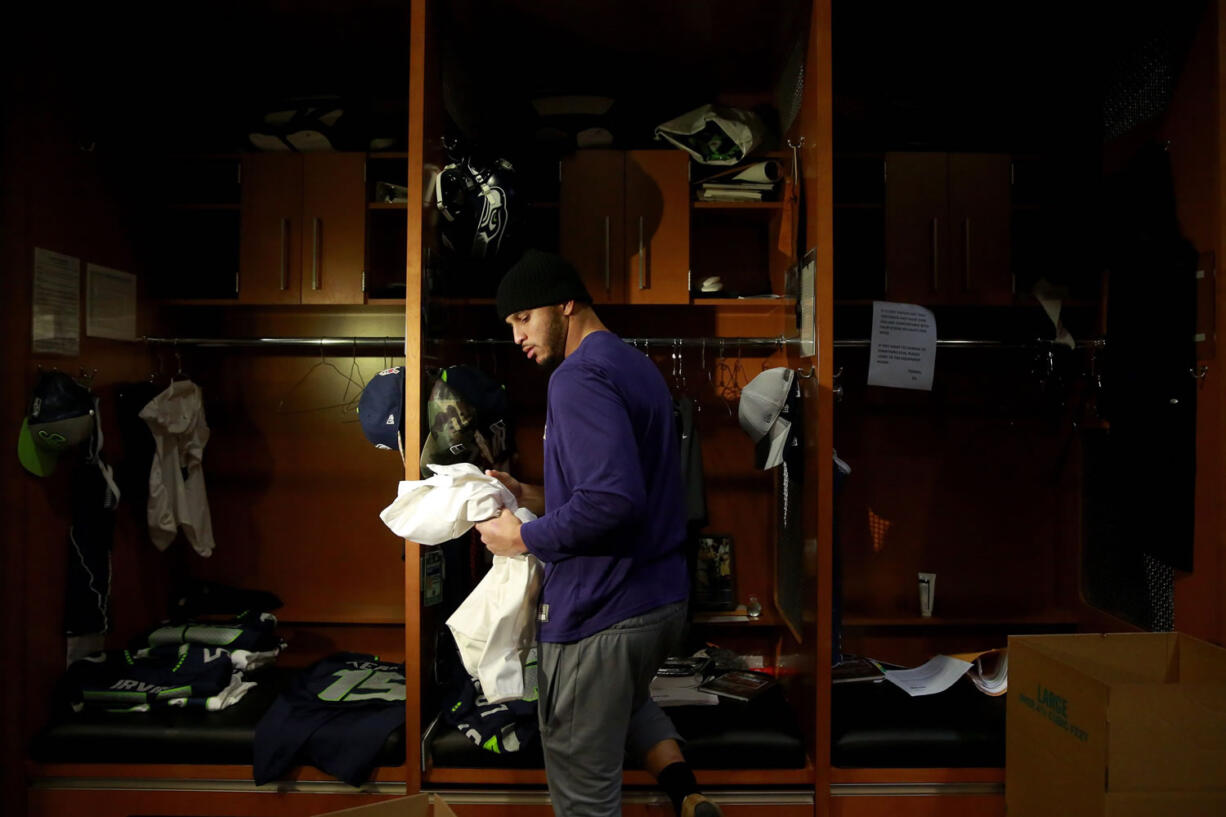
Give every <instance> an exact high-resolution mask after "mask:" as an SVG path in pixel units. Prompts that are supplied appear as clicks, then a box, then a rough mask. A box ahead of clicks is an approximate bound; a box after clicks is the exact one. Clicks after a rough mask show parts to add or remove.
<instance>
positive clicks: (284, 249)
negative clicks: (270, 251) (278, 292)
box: [281, 218, 289, 291]
mask: <svg viewBox="0 0 1226 817" xmlns="http://www.w3.org/2000/svg"><path fill="white" fill-rule="evenodd" d="M288 255H289V219H288V218H283V219H281V289H282V291H284V290H287V289H289V264H288V258H287V256H288Z"/></svg>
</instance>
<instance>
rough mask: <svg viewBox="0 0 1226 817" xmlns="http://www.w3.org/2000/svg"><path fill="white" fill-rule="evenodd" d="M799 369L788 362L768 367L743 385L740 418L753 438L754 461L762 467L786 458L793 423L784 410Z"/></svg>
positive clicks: (739, 409) (776, 463) (770, 465)
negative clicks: (785, 449) (786, 447)
mask: <svg viewBox="0 0 1226 817" xmlns="http://www.w3.org/2000/svg"><path fill="white" fill-rule="evenodd" d="M795 376H796V373H795V372H794V371H792V370H791V369H790V368H788V367H786V366H777V367H775V368H773V369H766V370H765V371H763V372H761V373H759V374H758V375H757V376H756V377H754V379H753V380H750V381H749V383H748V385H746V386H745V388H743V389H741V399H740V403H739V405H738V406H737V420H738V421H740V423H741V428H742V429H743V430H744V431H745V433H746V434H748V435H749V438H750V439H751V440H753V442H754V465H755V466H757V467H758V468H761V469H763V470H766V469H769V468H774V467H775V466H776V465H778V464H779V463H781V462H783V451H784V447H785V446H786V444H787V441H788V432H790V431H791V429H792V423H791V422H790V421H789V420H788V419H787V418H786V417H784V416H782V412H783V410H784V406H785V405H786V404H787V400H788V392H789V391H790V390H791V388H792V380H793V379H794V378H795Z"/></svg>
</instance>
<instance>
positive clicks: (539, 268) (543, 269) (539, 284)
mask: <svg viewBox="0 0 1226 817" xmlns="http://www.w3.org/2000/svg"><path fill="white" fill-rule="evenodd" d="M567 301H583V302H584V303H589V304H590V303H591V302H592V296H591V295H589V294H588V291H587V287H585V286H584V285H583V281H581V280H580V279H579V273H578V272H577V271H576V270H575V268H574V267H573V266H571V265H570V262H569V261H567V260H566V259H565V258H563V257H562V256H560V255H555V254H553V253H551V252H542V251H541V250H526V251H525V252H524V254H523V256H522V257H521V258H520V259H519V260H518V261H516V262H515V263H514V264H513V265H512V266H511V268H510V269H509V270H507V274H506V275H504V276H502V281H501V282H500V283H499V284H498V317H499V318H501V319H502V320H504V321H505V320H506V319H507V316H508V315H513V314H514V313H516V312H523V311H524V310H527V309H536V308H537V307H538V306H552V305H553V304H564V303H566V302H567Z"/></svg>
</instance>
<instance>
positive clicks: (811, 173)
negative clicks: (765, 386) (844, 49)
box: [797, 0, 835, 814]
mask: <svg viewBox="0 0 1226 817" xmlns="http://www.w3.org/2000/svg"><path fill="white" fill-rule="evenodd" d="M832 48H833V43H832V38H831V0H813V3H812V11H811V15H810V19H809V41H808V46H807V53H806V58H805V59H806V65H805V89H804V93H805V97H804V100H803V103H802V106H801V112H800V131H801V132H800V134H799V136H800V137H802V139H803V142H802V144H803V148H802V149H801V151H800V157H801V158H800V163H801V184H802V188H803V189H802V194H801V195H802V197H803V201H804V206H803V208H802V210H801V212H802V213H803V214H804V218H803V221H802V222H801V225H800V230H801V231H802V232H801V235H802V236H803V238H804V240H803V242H802V246H803V247H804V249H805V250H809V249H814V250H815V252H816V267H817V273H816V282H815V294H816V306H815V309H816V313H815V315H816V322H817V349H818V354H817V356H816V358H815V359H809V360H802V361H797V362H798V363H800V364H802V365H806V366H809V365H815V366H816V367H817V376H816V378H814V379H812V380H805V381H803V382H802V388H803V390H804V400H805V406H806V408H805V425H806V428H809V429H813V431H812V432H810V433H808V434H806V440H805V449H806V450H805V467H806V469H811V472H812V474H813V478H812V484H813V486H814V491H815V495H814V497H813V500H812V501H811V502H807V503H805V505H804V508H805V510H804V514H805V516H804V523H803V524H804V531H805V536H806V540H808V539H809V538H811V539H812V542H813V543H814V545H815V557H814V559H813V562H814V563H813V571H814V573H815V575H814V576H813V577H812V578H811V579H810V580H809V584H810V587H811V588H812V593H813V598H812V602H811V603H812V609H813V610H814V618H813V623H812V627H811V628H810V627H809V626H808V625H806V634H811V635H812V637H813V642H814V644H813V646H814V649H812V650H810V649H807V648H806V650H805V651H804V653H805V654H806V655H807V656H808V661H811V662H812V663H811V664H809V663H807V662H803V661H798V662H797V663H798V667H797V669H798V671H799V672H800V673H801V676H800V677H801V678H802V679H804V681H805V684H806V685H807V684H812V685H813V686H812V693H811V694H810V695H808V696H805V697H801V699H800V701H799V706H800V711H801V713H803V714H802V715H801V717H804V718H805V719H806V721H807V723H808V725H807V726H806V728H805V729H804V734H805V735H806V736H809V735H811V736H812V738H811V740H812V741H813V744H812V745H811V746H807V747H806V749H807V750H808V752H809V756H810V757H811V758H812V759H813V764H814V766H815V768H816V776H815V777H816V779H815V794H816V797H817V813H818V814H825V813H827V809H828V802H827V792H828V791H829V778H830V715H829V703H828V702H829V697H828V694H829V693H828V691H829V689H830V660H829V656H830V655H831V653H832V651H833V634H832V626H833V625H832V620H833V619H832V616H833V612H832V605H831V599H832V598H833V596H832V593H833V590H834V584H833V576H832V572H833V539H834V525H833V505H832V496H833V494H832V487H831V480H832V478H833V477H832V463H833V458H834V438H833V428H834V422H833V418H834V391H833V390H834V374H835V367H834V365H833V364H834V343H833V341H834V334H833V331H834V319H833V310H834V188H833V177H834V154H833V113H834V101H833V100H834V92H833V84H832V64H831V59H830V55H831V51H832ZM797 141H800V140H797ZM810 706H811V708H810Z"/></svg>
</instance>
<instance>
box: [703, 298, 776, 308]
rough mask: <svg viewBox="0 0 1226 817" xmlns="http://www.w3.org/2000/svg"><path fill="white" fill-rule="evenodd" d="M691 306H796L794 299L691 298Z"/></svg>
mask: <svg viewBox="0 0 1226 817" xmlns="http://www.w3.org/2000/svg"><path fill="white" fill-rule="evenodd" d="M690 300H691V302H692V305H693V306H738V307H741V306H750V307H777V306H796V299H795V298H697V297H695V298H691V299H690Z"/></svg>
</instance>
